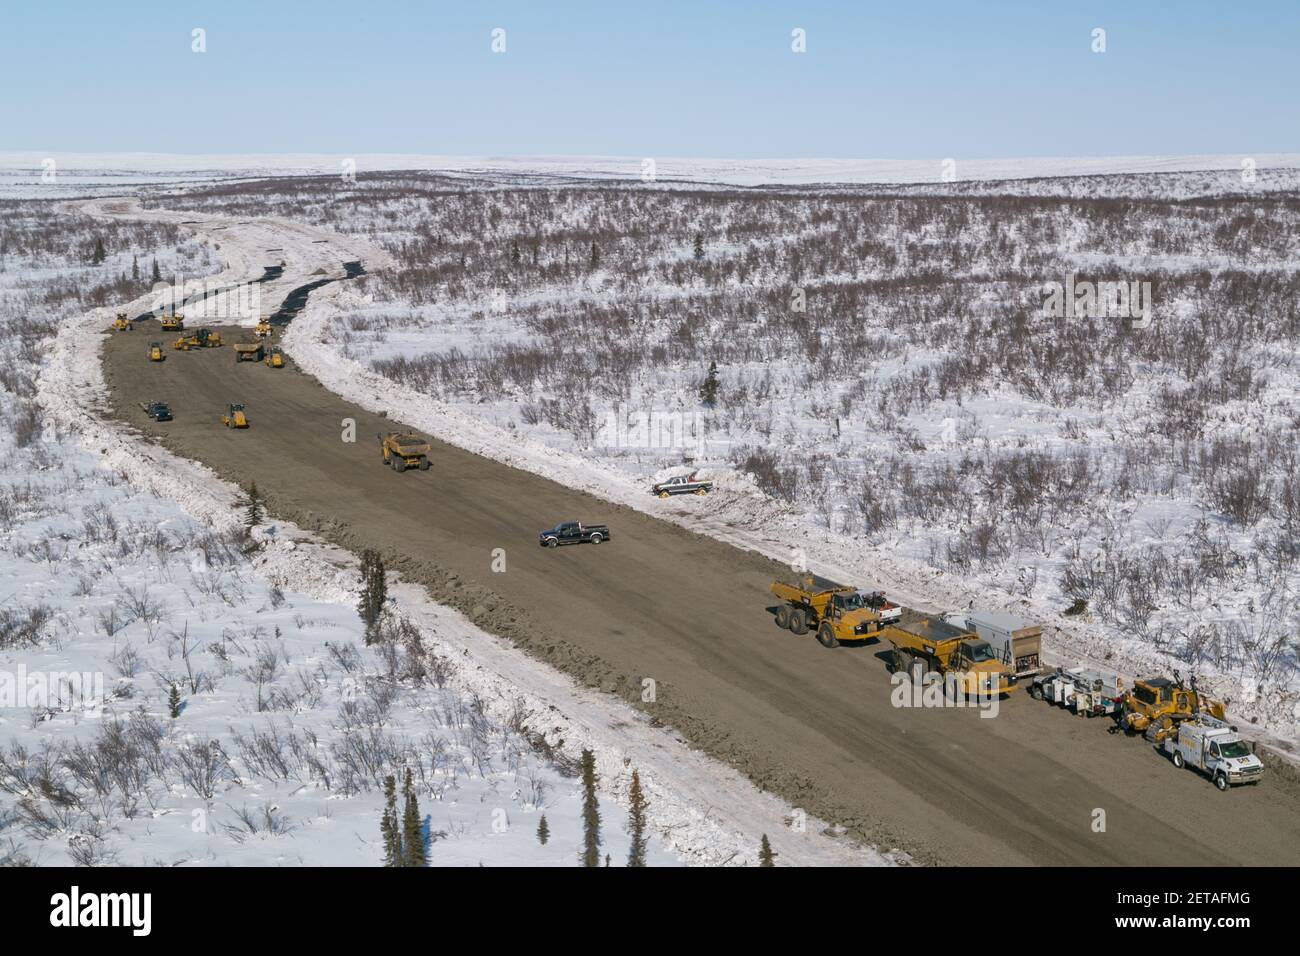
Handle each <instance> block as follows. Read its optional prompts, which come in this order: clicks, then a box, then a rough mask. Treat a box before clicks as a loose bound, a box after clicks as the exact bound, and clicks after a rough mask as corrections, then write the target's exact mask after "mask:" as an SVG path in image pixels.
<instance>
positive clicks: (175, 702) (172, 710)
mask: <svg viewBox="0 0 1300 956" xmlns="http://www.w3.org/2000/svg"><path fill="white" fill-rule="evenodd" d="M167 713H169V714H170V715H171V718H172V720H175V719H176V718H177V717H179V716H180V715H181V692H180V690H178V689H177V687H176V685H175V684H172V686H171V690H169V691H168V692H167Z"/></svg>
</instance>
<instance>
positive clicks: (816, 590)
mask: <svg viewBox="0 0 1300 956" xmlns="http://www.w3.org/2000/svg"><path fill="white" fill-rule="evenodd" d="M769 590H770V591H771V592H772V594H773V595H775V596H776V598H777V599H778V600H780V602H781V604H780V606H779V607H778V608H777V609H776V623H777V626H779V627H783V628H789V629H790V630H791V631H793V632H794V633H795V634H807V633H808V632H809V631H812V632H814V633H815V634H816V635H817V640H818V641H819V642H820V643H821V644H822V646H823V647H836V646H838V645H839V643H840V641H865V640H868V639H870V638H872V637H875V636H876V635H877V634H878V633H879V632H880V629H881V628H882V627H883V626H884V625H885V624H887V623H888V622H890V621H896V620H898V619H899V617H900V616H901V615H902V613H903V609H902V608H901V607H899V606H898V605H896V604H892V603H890V602H889V601H887V600H885V595H884V592H883V591H872V592H869V593H864V592H862V591H859V590H858V589H857V588H853V587H849V586H848V585H846V584H836V583H835V582H834V581H828V580H827V579H826V578H823V577H818V576H817V575H815V574H804V575H801V576H799V577H798V578H796V579H794V580H792V581H776V582H774V583H773V584H772V586H771V587H770V588H769Z"/></svg>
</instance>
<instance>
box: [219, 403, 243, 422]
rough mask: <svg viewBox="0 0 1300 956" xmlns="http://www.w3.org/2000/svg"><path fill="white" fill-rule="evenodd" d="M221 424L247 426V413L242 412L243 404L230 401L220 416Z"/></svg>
mask: <svg viewBox="0 0 1300 956" xmlns="http://www.w3.org/2000/svg"><path fill="white" fill-rule="evenodd" d="M221 424H223V425H225V426H226V427H227V428H247V427H248V415H247V414H246V413H245V412H244V406H243V405H242V404H238V403H235V402H232V403H231V405H230V408H229V409H228V410H227V412H226V414H224V415H222V416H221Z"/></svg>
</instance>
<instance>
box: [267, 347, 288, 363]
mask: <svg viewBox="0 0 1300 956" xmlns="http://www.w3.org/2000/svg"><path fill="white" fill-rule="evenodd" d="M266 364H267V365H268V366H269V367H271V368H284V353H283V352H281V351H280V346H278V345H272V346H271V348H270V349H269V350H268V351H267V353H266Z"/></svg>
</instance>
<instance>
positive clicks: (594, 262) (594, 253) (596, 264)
mask: <svg viewBox="0 0 1300 956" xmlns="http://www.w3.org/2000/svg"><path fill="white" fill-rule="evenodd" d="M591 268H592V269H593V270H594V269H598V268H600V249H599V248H597V246H596V243H595V240H593V241H592V243H591Z"/></svg>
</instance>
